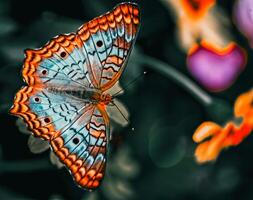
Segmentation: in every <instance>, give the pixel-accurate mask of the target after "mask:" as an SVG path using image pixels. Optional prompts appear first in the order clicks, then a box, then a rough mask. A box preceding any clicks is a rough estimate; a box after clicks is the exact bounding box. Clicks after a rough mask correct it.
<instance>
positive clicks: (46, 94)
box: [10, 86, 109, 189]
mask: <svg viewBox="0 0 253 200" xmlns="http://www.w3.org/2000/svg"><path fill="white" fill-rule="evenodd" d="M10 112H11V113H12V114H15V115H17V116H20V117H22V118H23V119H24V120H25V122H26V123H27V125H28V127H29V129H30V130H31V131H32V133H33V134H34V135H35V136H38V137H41V138H43V139H45V140H49V141H50V143H51V145H52V148H53V150H54V151H55V153H56V155H57V156H58V157H59V158H60V160H61V161H62V162H63V163H64V164H65V165H66V166H67V167H68V168H69V169H70V171H71V173H72V175H73V177H74V179H75V181H76V182H77V183H78V184H79V185H80V186H81V187H84V188H89V189H93V188H95V187H97V186H98V185H99V184H100V181H101V180H102V178H103V176H104V170H105V161H106V157H105V154H106V145H107V138H106V136H107V127H108V123H109V121H108V117H107V115H106V113H105V111H103V108H100V107H99V106H95V105H93V104H91V103H85V102H83V101H80V100H78V99H73V98H70V97H69V96H68V95H64V94H61V95H59V94H54V92H52V91H47V90H43V89H35V88H34V87H29V86H26V87H24V88H22V89H21V90H20V91H19V92H18V93H17V95H16V98H15V103H14V105H13V107H12V109H11V110H10Z"/></svg>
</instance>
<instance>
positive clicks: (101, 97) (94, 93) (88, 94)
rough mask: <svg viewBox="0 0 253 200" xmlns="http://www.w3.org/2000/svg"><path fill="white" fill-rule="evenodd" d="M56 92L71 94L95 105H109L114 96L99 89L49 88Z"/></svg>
mask: <svg viewBox="0 0 253 200" xmlns="http://www.w3.org/2000/svg"><path fill="white" fill-rule="evenodd" d="M47 90H49V91H51V92H52V93H54V94H59V95H69V96H71V97H72V98H77V99H79V100H80V101H84V102H92V103H93V104H94V105H96V104H99V103H100V104H103V105H108V104H109V103H110V102H111V101H112V96H111V95H110V94H107V93H103V92H101V91H100V90H98V89H91V88H90V89H79V90H76V89H59V88H48V89H47Z"/></svg>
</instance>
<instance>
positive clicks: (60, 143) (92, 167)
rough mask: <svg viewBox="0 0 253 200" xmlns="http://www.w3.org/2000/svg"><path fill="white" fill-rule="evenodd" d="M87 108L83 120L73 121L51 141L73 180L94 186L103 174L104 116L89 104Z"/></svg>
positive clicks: (104, 146) (92, 187) (82, 185)
mask: <svg viewBox="0 0 253 200" xmlns="http://www.w3.org/2000/svg"><path fill="white" fill-rule="evenodd" d="M91 112H92V113H84V114H83V116H82V118H85V120H82V119H80V120H78V121H76V122H74V123H73V124H72V125H71V127H70V128H68V129H67V130H65V131H63V132H62V133H61V134H60V135H59V136H58V137H56V138H55V139H53V140H52V141H51V144H52V147H53V150H54V151H55V153H56V155H58V157H59V158H60V160H61V161H62V162H63V163H64V164H65V165H66V166H67V167H68V169H69V170H70V171H71V174H72V176H73V178H74V180H75V181H76V183H78V185H79V186H81V187H83V188H88V189H94V188H96V187H98V186H99V185H100V182H101V180H102V178H103V177H104V170H105V165H106V145H107V137H106V134H107V133H106V131H107V128H106V127H107V126H106V123H107V122H106V117H105V116H103V115H102V114H101V112H100V111H99V109H98V108H95V107H92V108H91ZM102 113H104V112H102ZM87 119H89V120H88V121H87Z"/></svg>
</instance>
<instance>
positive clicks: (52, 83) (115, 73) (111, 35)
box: [10, 3, 140, 190]
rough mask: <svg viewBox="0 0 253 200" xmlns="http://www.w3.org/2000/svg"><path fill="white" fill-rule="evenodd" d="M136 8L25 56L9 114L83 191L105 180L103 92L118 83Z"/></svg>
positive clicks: (106, 99)
mask: <svg viewBox="0 0 253 200" xmlns="http://www.w3.org/2000/svg"><path fill="white" fill-rule="evenodd" d="M139 23H140V16H139V9H138V7H137V5H136V4H133V3H122V4H119V5H118V6H116V7H115V8H114V9H113V10H112V11H110V12H107V13H106V14H104V15H102V16H100V17H97V18H94V19H93V20H91V21H89V22H88V23H86V24H84V25H83V26H81V27H80V28H79V29H78V31H77V32H76V33H70V34H64V35H59V36H56V37H55V38H53V39H52V40H51V41H50V42H48V43H47V44H46V45H45V46H44V47H42V48H40V49H35V50H32V49H29V50H26V51H25V60H24V65H23V71H22V75H23V78H24V81H25V82H26V83H27V86H24V87H23V88H21V89H20V90H19V91H18V92H17V94H16V96H15V100H14V104H13V106H12V108H11V109H10V113H11V114H13V115H16V116H19V117H21V118H22V119H23V120H24V121H25V122H26V124H27V126H28V128H29V129H30V130H31V131H32V133H33V135H34V136H36V137H40V138H42V139H44V140H47V141H48V142H49V143H50V145H51V147H52V150H53V151H54V152H55V154H56V155H57V156H58V157H59V160H60V161H61V162H62V163H64V164H65V166H66V167H67V168H68V169H69V171H70V173H71V174H72V176H73V178H74V180H75V182H76V183H77V184H78V185H79V186H80V187H82V188H85V189H89V190H90V189H95V188H97V187H98V186H99V185H100V182H101V180H102V178H103V177H104V174H105V165H106V149H107V146H108V137H109V117H108V115H107V112H106V106H107V105H108V104H109V103H110V102H112V96H111V95H110V94H109V92H108V90H109V89H111V88H112V87H113V86H114V85H115V83H116V82H117V81H118V80H119V78H120V76H121V74H122V73H123V70H124V68H125V66H126V63H127V60H128V58H129V55H130V52H131V50H132V48H133V44H134V42H135V40H136V37H137V33H138V30H139Z"/></svg>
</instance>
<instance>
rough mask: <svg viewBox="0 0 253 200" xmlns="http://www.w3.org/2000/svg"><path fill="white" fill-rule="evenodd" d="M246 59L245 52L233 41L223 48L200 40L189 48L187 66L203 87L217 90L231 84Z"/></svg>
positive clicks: (242, 67)
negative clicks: (199, 43)
mask: <svg viewBox="0 0 253 200" xmlns="http://www.w3.org/2000/svg"><path fill="white" fill-rule="evenodd" d="M246 60H247V57H246V52H245V51H244V50H243V49H242V48H240V47H239V46H238V45H236V44H234V43H231V44H230V45H229V46H228V47H226V48H225V49H219V48H217V47H214V46H213V45H212V44H209V43H207V42H202V43H201V45H197V46H195V47H193V49H191V50H190V53H189V55H188V57H187V66H188V69H189V71H190V73H191V74H192V76H193V77H194V78H195V79H196V80H197V81H198V82H199V83H200V84H201V85H202V86H203V87H205V88H206V89H208V90H209V91H213V92H218V91H222V90H225V89H226V88H228V87H230V86H231V85H232V84H233V82H234V81H235V80H236V78H237V76H238V75H239V73H240V72H241V71H242V70H243V69H244V66H245V63H246Z"/></svg>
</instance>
